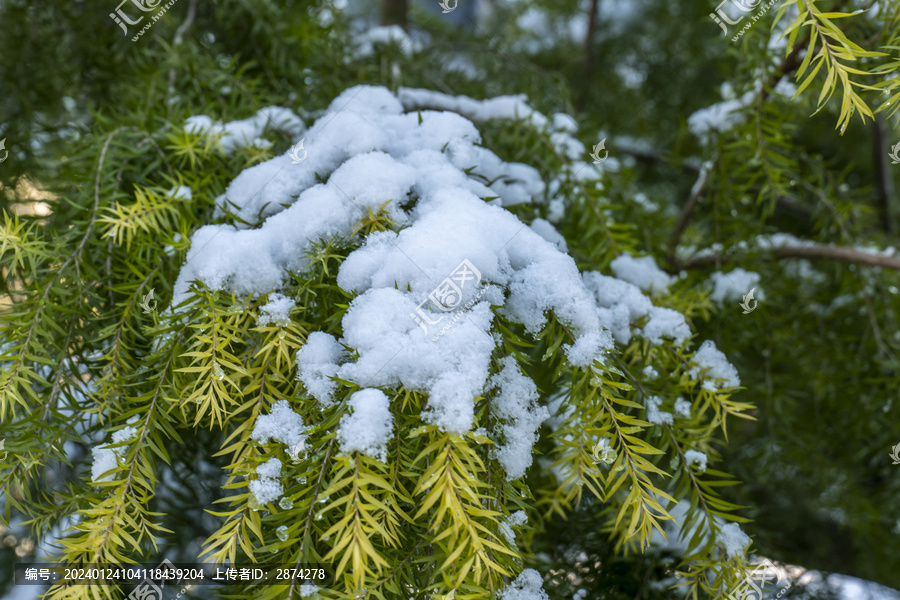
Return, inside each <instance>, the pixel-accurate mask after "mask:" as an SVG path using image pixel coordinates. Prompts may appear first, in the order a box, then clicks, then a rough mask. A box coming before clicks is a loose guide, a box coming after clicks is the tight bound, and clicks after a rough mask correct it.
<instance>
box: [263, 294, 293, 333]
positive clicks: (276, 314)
mask: <svg viewBox="0 0 900 600" xmlns="http://www.w3.org/2000/svg"><path fill="white" fill-rule="evenodd" d="M292 308H294V301H293V300H292V299H290V298H288V297H287V296H284V295H282V294H278V293H275V294H270V295H269V302H268V303H267V304H265V305H263V306H260V307H259V311H260V312H261V313H262V314H261V315H259V319H258V320H257V323H256V324H257V325H259V326H260V327H265V326H266V325H273V324H274V325H278V326H279V327H284V326H285V325H287V324H289V323H290V322H291V317H290V312H291V309H292Z"/></svg>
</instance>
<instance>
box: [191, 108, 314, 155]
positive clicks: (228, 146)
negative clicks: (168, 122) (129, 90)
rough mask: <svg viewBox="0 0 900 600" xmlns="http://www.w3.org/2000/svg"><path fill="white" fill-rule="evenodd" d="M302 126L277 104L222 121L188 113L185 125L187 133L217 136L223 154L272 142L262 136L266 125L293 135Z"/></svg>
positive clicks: (303, 127) (292, 115)
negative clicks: (252, 113) (250, 114)
mask: <svg viewBox="0 0 900 600" xmlns="http://www.w3.org/2000/svg"><path fill="white" fill-rule="evenodd" d="M305 127H306V126H305V125H304V124H303V121H301V120H300V118H299V117H298V116H297V115H295V114H294V113H293V112H291V111H290V110H289V109H287V108H283V107H280V106H267V107H265V108H261V109H259V110H258V111H257V113H256V115H254V116H252V117H250V118H249V119H244V120H241V121H231V122H229V123H224V124H223V123H221V122H219V121H216V122H213V120H212V119H211V118H209V117H208V116H206V115H198V116H195V117H189V118H188V119H187V120H186V121H185V125H184V129H185V131H187V132H188V133H193V134H195V135H214V136H218V139H219V144H220V145H221V147H222V151H223V152H224V153H225V154H232V153H234V151H235V150H237V149H238V148H243V147H248V146H252V147H257V148H265V147H267V146H270V145H271V142H270V141H269V140H266V139H264V138H262V137H261V136H262V134H263V133H264V132H265V131H266V129H268V128H271V129H275V130H279V131H284V132H285V133H288V134H289V135H291V136H292V137H296V136H298V135H299V134H300V133H302V132H303V130H304V129H305Z"/></svg>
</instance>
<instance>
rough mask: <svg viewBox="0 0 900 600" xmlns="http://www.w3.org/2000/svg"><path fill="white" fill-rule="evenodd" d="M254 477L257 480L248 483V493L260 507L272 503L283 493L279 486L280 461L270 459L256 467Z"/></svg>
mask: <svg viewBox="0 0 900 600" xmlns="http://www.w3.org/2000/svg"><path fill="white" fill-rule="evenodd" d="M256 475H257V476H258V477H259V479H254V480H252V481H251V482H250V492H251V493H252V494H253V497H254V498H255V499H256V502H257V503H258V504H259V505H260V506H264V505H266V504H268V503H269V502H274V501H275V500H278V498H280V497H281V495H282V494H283V493H284V488H283V487H282V485H281V480H280V478H281V461H280V460H278V459H277V458H270V459H269V460H267V461H266V462H264V463H263V464H261V465H259V466H258V467H256Z"/></svg>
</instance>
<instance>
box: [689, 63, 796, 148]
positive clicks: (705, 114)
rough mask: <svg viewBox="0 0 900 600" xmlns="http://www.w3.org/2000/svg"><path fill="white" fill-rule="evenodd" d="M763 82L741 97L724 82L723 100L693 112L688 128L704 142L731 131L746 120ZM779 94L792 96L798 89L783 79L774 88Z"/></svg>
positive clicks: (785, 96)
mask: <svg viewBox="0 0 900 600" xmlns="http://www.w3.org/2000/svg"><path fill="white" fill-rule="evenodd" d="M761 87H762V83H761V82H760V81H758V82H757V83H756V84H755V85H754V88H753V89H751V90H749V91H747V92H745V93H744V94H743V95H741V96H740V97H737V95H736V94H735V93H734V91H733V89H732V88H731V85H730V84H729V83H728V82H725V83H723V84H722V87H721V95H722V98H723V100H722V101H721V102H718V103H716V104H713V105H711V106H708V107H706V108H701V109H700V110H698V111H696V112H695V113H693V114H692V115H691V116H690V117H688V120H687V124H688V129H689V130H690V132H691V133H692V134H694V135H695V136H696V137H697V138H699V139H700V140H701V141H703V142H704V143H708V141H709V140H710V138H711V137H712V136H713V135H714V134H718V133H723V132H726V131H730V130H731V129H733V128H734V127H736V126H737V125H740V124H741V123H743V122H744V121H745V120H746V118H747V117H746V115H747V113H746V110H745V109H746V108H748V107H749V106H750V105H751V104H753V103H754V102H755V101H756V98H757V96H758V94H759V90H760V89H761ZM773 91H774V93H775V94H776V95H778V96H781V97H784V98H791V97H793V95H794V92H795V91H796V86H794V85H793V84H792V83H791V82H790V81H789V80H788V79H787V78H784V79H781V80H780V81H779V82H778V83H777V84H776V86H775V89H774V90H773Z"/></svg>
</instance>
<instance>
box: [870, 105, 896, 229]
mask: <svg viewBox="0 0 900 600" xmlns="http://www.w3.org/2000/svg"><path fill="white" fill-rule="evenodd" d="M872 134H873V135H872V152H873V157H874V159H875V177H876V178H877V182H876V183H877V184H878V205H879V207H880V208H881V225H882V228H883V229H884V232H885V233H887V234H891V233H894V223H893V220H892V219H891V205H892V204H893V203H894V179H893V178H892V177H891V171H890V167H889V166H888V161H887V159H888V154H887V147H888V146H889V145H890V144H889V142H888V141H887V132H886V131H885V127H884V113H876V114H875V120H874V122H873V123H872Z"/></svg>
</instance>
